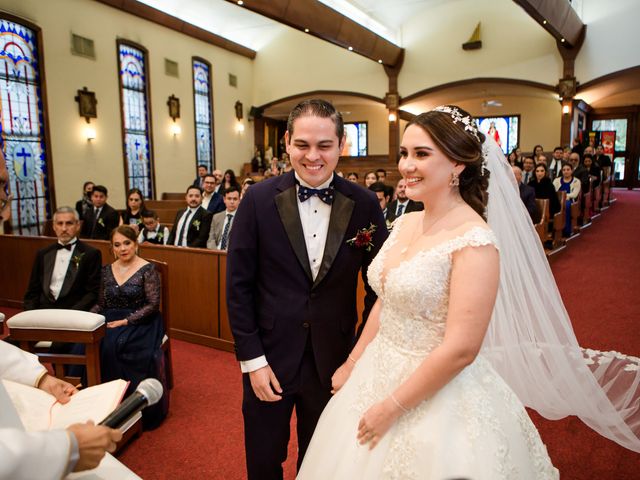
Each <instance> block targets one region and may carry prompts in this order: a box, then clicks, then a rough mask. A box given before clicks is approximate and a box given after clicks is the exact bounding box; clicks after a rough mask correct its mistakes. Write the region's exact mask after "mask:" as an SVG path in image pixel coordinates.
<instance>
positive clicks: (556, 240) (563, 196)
mask: <svg viewBox="0 0 640 480" xmlns="http://www.w3.org/2000/svg"><path fill="white" fill-rule="evenodd" d="M557 194H558V200H559V201H560V211H559V212H557V213H556V214H555V215H554V216H553V248H554V249H555V248H558V247H561V246H562V245H563V244H564V240H563V239H562V230H563V229H564V223H565V220H566V217H565V214H566V213H565V202H566V200H567V193H566V192H557Z"/></svg>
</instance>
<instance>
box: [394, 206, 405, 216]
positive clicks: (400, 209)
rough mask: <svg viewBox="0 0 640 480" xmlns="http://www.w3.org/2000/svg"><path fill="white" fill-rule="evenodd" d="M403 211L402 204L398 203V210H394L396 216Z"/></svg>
mask: <svg viewBox="0 0 640 480" xmlns="http://www.w3.org/2000/svg"><path fill="white" fill-rule="evenodd" d="M403 213H404V205H402V204H400V205H398V211H397V212H396V217H399V216H400V215H402V214H403Z"/></svg>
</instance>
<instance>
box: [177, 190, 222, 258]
mask: <svg viewBox="0 0 640 480" xmlns="http://www.w3.org/2000/svg"><path fill="white" fill-rule="evenodd" d="M185 199H186V201H187V208H185V209H184V210H180V211H179V212H178V214H177V215H176V219H175V220H174V222H173V227H171V233H170V234H169V241H168V242H167V245H175V246H176V247H194V248H207V239H208V238H209V229H210V228H211V218H212V215H211V213H210V212H208V211H206V210H205V209H204V208H202V205H201V204H202V190H201V189H200V187H196V186H193V185H191V186H189V188H187V194H186V195H185Z"/></svg>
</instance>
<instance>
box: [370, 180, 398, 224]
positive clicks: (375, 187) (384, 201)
mask: <svg viewBox="0 0 640 480" xmlns="http://www.w3.org/2000/svg"><path fill="white" fill-rule="evenodd" d="M369 190H371V191H372V192H373V193H375V194H376V197H378V203H379V204H380V209H381V210H382V215H383V216H384V217H385V218H386V217H387V205H388V204H389V200H390V197H389V189H388V188H387V185H385V184H384V183H382V182H374V183H372V184H371V185H369ZM392 190H393V189H392Z"/></svg>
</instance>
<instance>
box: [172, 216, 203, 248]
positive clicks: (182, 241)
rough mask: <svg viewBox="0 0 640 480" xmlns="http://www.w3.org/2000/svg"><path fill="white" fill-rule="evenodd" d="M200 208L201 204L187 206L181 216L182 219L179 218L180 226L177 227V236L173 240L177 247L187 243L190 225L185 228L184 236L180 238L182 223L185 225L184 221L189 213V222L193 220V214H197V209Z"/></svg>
mask: <svg viewBox="0 0 640 480" xmlns="http://www.w3.org/2000/svg"><path fill="white" fill-rule="evenodd" d="M198 208H200V206H197V207H196V208H191V207H189V208H187V209H186V210H185V211H184V213H183V214H182V217H180V220H178V226H177V227H176V238H175V239H174V241H173V244H174V245H175V246H176V247H179V246H181V245H184V246H186V245H187V233H189V225H187V228H185V229H184V233H183V234H182V238H180V232H182V225H184V221H185V220H186V219H187V215H189V222H191V221H192V220H193V216H194V215H195V213H196V210H198Z"/></svg>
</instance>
